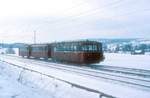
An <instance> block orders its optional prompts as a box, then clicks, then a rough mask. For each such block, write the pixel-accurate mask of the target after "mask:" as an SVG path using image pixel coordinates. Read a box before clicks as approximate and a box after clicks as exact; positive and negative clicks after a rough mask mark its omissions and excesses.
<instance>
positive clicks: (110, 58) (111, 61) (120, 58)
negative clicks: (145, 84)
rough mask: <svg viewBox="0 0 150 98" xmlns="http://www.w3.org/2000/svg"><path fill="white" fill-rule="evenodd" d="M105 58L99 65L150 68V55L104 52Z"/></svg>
mask: <svg viewBox="0 0 150 98" xmlns="http://www.w3.org/2000/svg"><path fill="white" fill-rule="evenodd" d="M104 55H105V60H104V61H103V62H101V63H99V65H109V66H120V67H129V68H138V69H147V70H150V63H149V62H150V55H131V54H119V53H104Z"/></svg>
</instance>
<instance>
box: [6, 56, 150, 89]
mask: <svg viewBox="0 0 150 98" xmlns="http://www.w3.org/2000/svg"><path fill="white" fill-rule="evenodd" d="M3 57H4V59H5V58H7V59H14V58H17V59H16V60H17V61H20V62H24V63H26V64H29V65H30V64H31V63H32V64H35V65H39V66H44V67H48V68H54V69H58V70H62V71H67V72H72V73H78V74H79V75H84V76H88V77H91V78H95V79H100V80H104V81H110V82H113V83H118V84H123V85H126V86H131V87H136V88H139V89H143V90H150V77H149V76H148V75H149V71H147V72H146V73H145V71H143V70H140V69H138V70H135V71H134V69H129V68H122V67H116V69H115V67H112V66H106V67H105V66H101V68H102V69H100V70H93V69H90V68H89V67H76V66H66V65H63V64H56V63H51V62H44V61H37V60H34V59H22V58H18V57H11V56H3ZM14 60H15V59H14ZM111 68H112V69H111ZM134 72H135V73H134ZM140 72H141V74H140ZM130 73H132V74H130Z"/></svg>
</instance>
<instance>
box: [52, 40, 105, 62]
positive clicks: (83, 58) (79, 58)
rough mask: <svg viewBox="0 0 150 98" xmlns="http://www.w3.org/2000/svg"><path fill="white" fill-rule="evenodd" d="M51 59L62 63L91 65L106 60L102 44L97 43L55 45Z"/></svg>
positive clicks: (82, 42)
mask: <svg viewBox="0 0 150 98" xmlns="http://www.w3.org/2000/svg"><path fill="white" fill-rule="evenodd" d="M51 58H52V59H53V60H56V61H60V62H69V63H78V64H91V63H98V62H100V61H102V60H103V59H104V56H103V51H102V44H101V43H99V42H96V41H73V42H60V43H53V44H52V49H51Z"/></svg>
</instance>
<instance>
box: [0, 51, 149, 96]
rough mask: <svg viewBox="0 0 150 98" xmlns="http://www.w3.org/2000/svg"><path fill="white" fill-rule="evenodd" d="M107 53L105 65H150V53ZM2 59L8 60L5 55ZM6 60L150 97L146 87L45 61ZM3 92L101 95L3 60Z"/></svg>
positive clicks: (93, 85)
mask: <svg viewBox="0 0 150 98" xmlns="http://www.w3.org/2000/svg"><path fill="white" fill-rule="evenodd" d="M104 55H105V60H104V62H101V63H100V64H101V65H111V66H121V67H132V68H141V69H150V64H149V61H150V55H130V54H117V53H105V54H104ZM1 59H2V60H5V59H4V58H1ZM6 60H7V61H9V62H11V63H14V64H17V65H19V66H23V67H26V68H32V69H34V70H36V71H40V72H42V73H45V74H49V75H51V76H55V77H56V78H59V79H63V80H66V81H69V82H72V83H75V84H79V85H82V86H85V87H89V88H92V89H96V90H98V91H101V92H103V93H106V94H109V95H113V96H115V97H117V98H150V93H149V91H146V90H140V89H136V88H132V87H130V86H129V87H128V86H125V85H120V84H116V83H113V82H112V83H111V82H110V81H104V80H97V79H94V78H91V77H87V76H84V75H79V74H75V73H70V72H65V71H60V70H57V69H51V68H48V67H46V66H44V65H43V66H41V65H35V64H32V62H28V63H26V62H20V61H17V60H15V59H6ZM52 64H53V63H52ZM21 73H22V74H21ZM0 92H2V93H0V98H99V95H98V94H96V93H91V92H88V91H85V90H81V89H78V88H76V87H72V86H71V85H70V84H66V83H64V82H61V81H58V80H56V79H52V78H51V79H50V78H48V77H45V76H43V75H39V74H37V73H34V72H28V71H26V70H22V69H19V68H16V67H14V66H12V65H9V64H6V63H3V62H0ZM118 92H119V93H118Z"/></svg>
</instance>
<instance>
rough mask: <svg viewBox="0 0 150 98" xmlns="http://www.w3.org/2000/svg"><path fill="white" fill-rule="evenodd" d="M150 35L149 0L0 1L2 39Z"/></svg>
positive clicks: (23, 40)
mask: <svg viewBox="0 0 150 98" xmlns="http://www.w3.org/2000/svg"><path fill="white" fill-rule="evenodd" d="M34 31H35V32H36V41H37V42H38V43H41V42H52V41H60V40H76V39H88V38H150V0H0V42H2V41H3V42H26V43H28V42H29V43H32V42H33V35H34V33H33V32H34Z"/></svg>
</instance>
